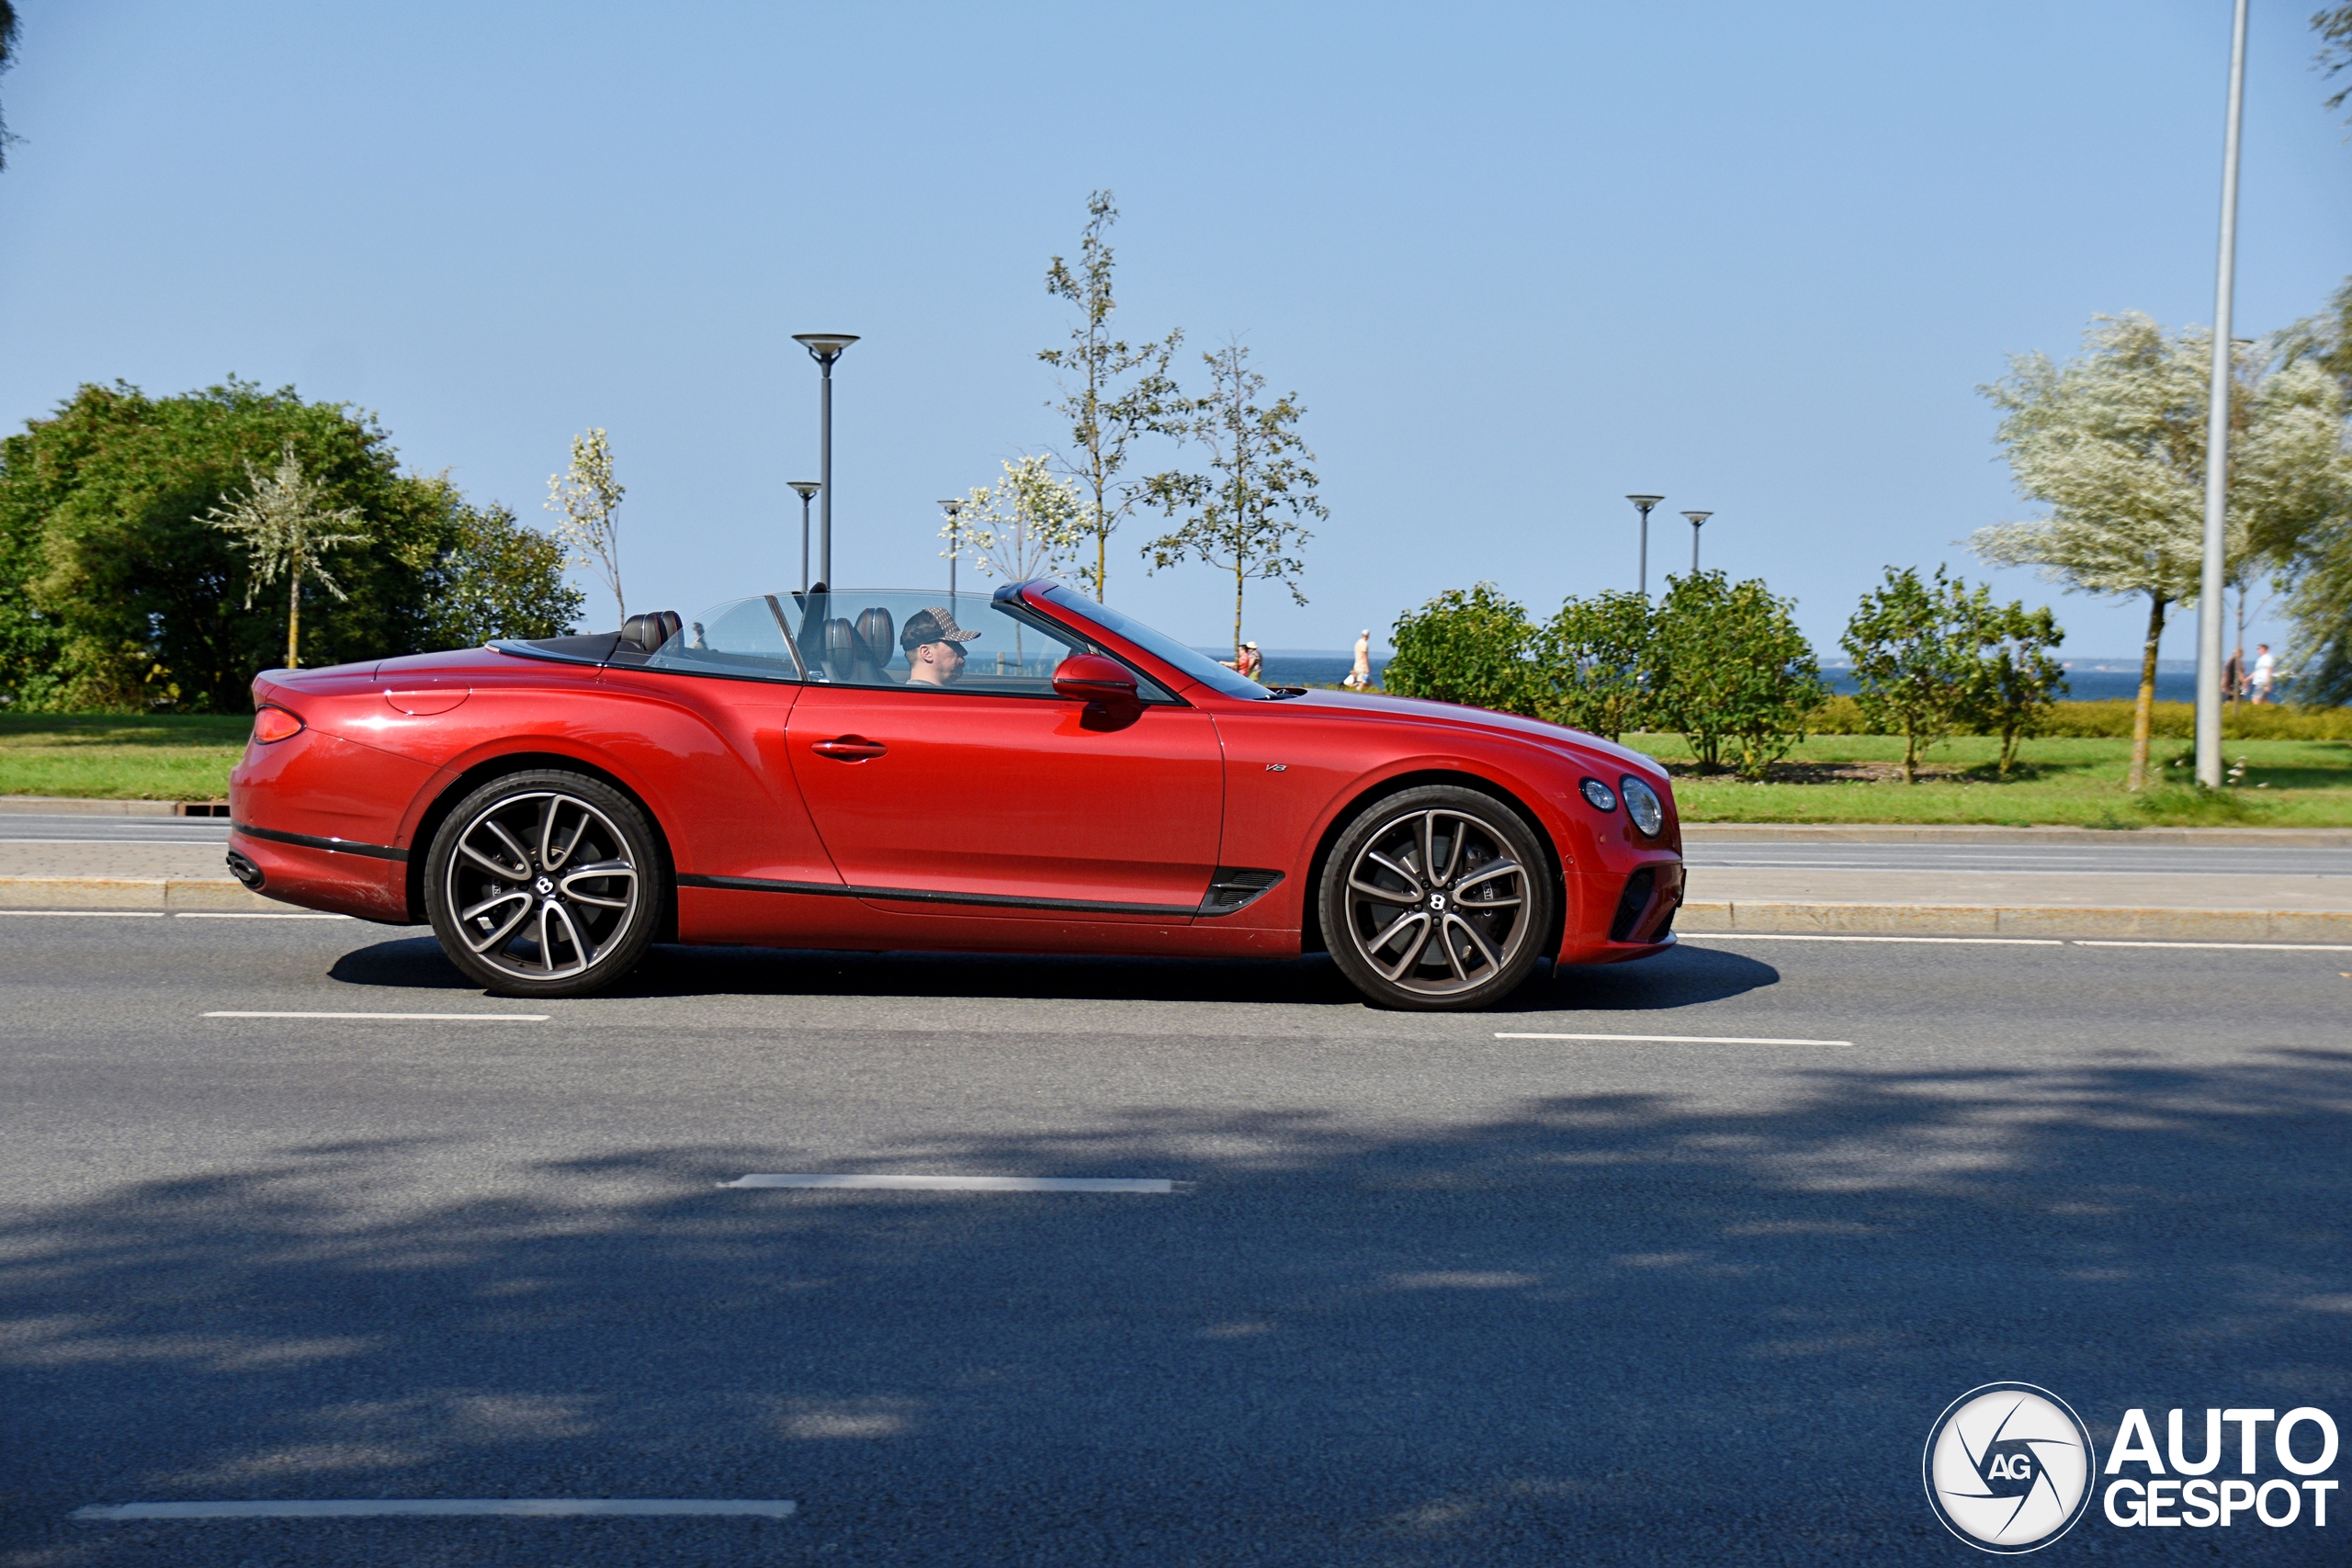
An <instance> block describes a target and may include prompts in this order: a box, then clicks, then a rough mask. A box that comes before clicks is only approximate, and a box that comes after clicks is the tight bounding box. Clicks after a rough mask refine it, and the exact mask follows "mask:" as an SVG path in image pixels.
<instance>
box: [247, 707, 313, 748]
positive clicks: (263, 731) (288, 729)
mask: <svg viewBox="0 0 2352 1568" xmlns="http://www.w3.org/2000/svg"><path fill="white" fill-rule="evenodd" d="M301 733H302V721H301V720H300V718H297V717H296V716H294V715H292V714H290V713H288V712H287V711H286V710H285V709H284V708H255V709H254V742H255V744H257V745H262V746H266V745H268V744H269V743H270V742H271V741H273V740H285V739H290V738H291V737H293V736H297V735H300V734H301Z"/></svg>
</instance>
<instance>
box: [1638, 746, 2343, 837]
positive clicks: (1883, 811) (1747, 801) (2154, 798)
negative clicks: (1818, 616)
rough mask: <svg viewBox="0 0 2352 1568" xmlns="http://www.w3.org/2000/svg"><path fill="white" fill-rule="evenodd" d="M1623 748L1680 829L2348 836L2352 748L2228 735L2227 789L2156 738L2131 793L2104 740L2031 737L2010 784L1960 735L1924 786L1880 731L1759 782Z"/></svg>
mask: <svg viewBox="0 0 2352 1568" xmlns="http://www.w3.org/2000/svg"><path fill="white" fill-rule="evenodd" d="M1625 741H1626V744H1628V745H1630V746H1634V747H1635V748H1637V749H1639V750H1643V751H1645V752H1647V753H1649V754H1650V755H1651V756H1653V757H1656V758H1657V759H1658V760H1659V761H1662V762H1665V763H1666V764H1667V765H1668V769H1669V770H1671V771H1672V773H1674V775H1675V778H1674V798H1675V802H1676V804H1677V805H1678V806H1679V807H1680V808H1681V812H1682V818H1683V820H1685V821H1687V822H1903V823H1909V822H1917V823H1933V822H1974V823H1987V824H2003V825H2008V826H2014V827H2028V826H2035V825H2063V826H2069V827H2078V828H2117V829H2121V828H2155V827H2232V826H2236V827H2248V828H2346V827H2352V742H2346V741H2341V740H2233V741H2230V742H2228V743H2226V744H2225V745H2224V746H2223V747H2222V755H2223V757H2224V758H2225V759H2226V760H2228V761H2230V762H2232V763H2234V762H2236V761H2239V760H2240V759H2244V761H2245V769H2244V771H2243V773H2241V775H2240V782H2239V783H2238V784H2236V785H2235V786H2233V787H2232V788H2228V789H2223V790H2219V791H2211V792H2209V791H2205V790H2200V789H2198V788H2197V787H2196V786H2195V785H2194V784H2192V783H2191V782H2190V776H2191V775H2190V768H2191V763H2190V761H2188V748H2187V747H2186V746H2184V745H2183V744H2182V743H2181V742H2179V741H2177V740H2175V741H2164V740H2160V741H2158V742H2156V744H2155V745H2154V748H2153V749H2152V750H2151V752H2150V756H2151V759H2152V761H2154V763H2155V764H2156V767H2157V772H2158V773H2160V774H2161V775H2162V777H2163V781H2164V782H2162V783H2160V784H2157V785H2155V786H2154V787H2153V788H2150V789H2147V790H2143V791H2142V792H2141V793H2140V794H2138V795H2132V794H2131V793H2130V792H2129V791H2127V790H2126V789H2125V788H2124V787H2123V784H2124V778H2125V775H2126V774H2127V773H2129V772H2130V768H2131V742H2130V741H2129V740H2111V739H2075V738H2050V739H2036V740H2028V741H2026V742H2025V743H2024V745H2023V746H2022V748H2021V749H2020V752H2019V758H2018V766H2017V767H2016V768H2014V769H2012V770H2011V772H2010V774H2009V777H2008V778H2007V780H2006V781H2004V780H2001V779H1999V778H1997V777H1996V774H1995V773H1994V764H1995V763H1996V761H1997V760H1998V759H1999V756H2000V742H1999V741H1997V740H1996V739H1992V738H1991V737H1986V736H1961V737H1957V738H1955V739H1951V740H1947V741H1945V742H1944V743H1943V744H1941V745H1939V746H1937V747H1935V748H1933V749H1931V750H1929V751H1928V754H1927V756H1926V757H1925V758H1924V759H1923V761H1922V766H1921V769H1920V782H1919V783H1917V784H1905V783H1904V782H1903V774H1902V761H1903V742H1902V740H1901V739H1897V738H1895V737H1893V736H1884V735H1823V736H1815V737H1814V738H1813V739H1809V740H1807V741H1805V742H1804V744H1803V745H1801V746H1799V747H1798V748H1797V749H1796V750H1794V751H1792V752H1791V753H1790V755H1789V757H1788V758H1787V760H1785V761H1781V762H1779V763H1776V764H1774V766H1773V768H1772V772H1771V776H1770V778H1768V779H1767V780H1766V781H1765V782H1764V783H1762V784H1745V783H1742V782H1741V781H1739V780H1737V779H1735V778H1731V777H1729V776H1727V775H1724V774H1715V775H1712V776H1702V775H1701V774H1698V773H1694V772H1693V771H1692V768H1691V750H1690V748H1689V747H1688V746H1686V745H1684V744H1683V741H1682V738H1681V737H1680V736H1679V735H1629V736H1627V737H1625Z"/></svg>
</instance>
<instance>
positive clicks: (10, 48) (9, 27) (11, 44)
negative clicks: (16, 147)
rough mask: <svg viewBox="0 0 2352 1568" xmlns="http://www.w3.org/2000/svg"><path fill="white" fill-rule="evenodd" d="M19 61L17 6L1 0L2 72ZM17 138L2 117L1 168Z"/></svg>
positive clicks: (0, 121) (0, 42) (0, 47)
mask: <svg viewBox="0 0 2352 1568" xmlns="http://www.w3.org/2000/svg"><path fill="white" fill-rule="evenodd" d="M15 63H17V7H16V6H15V5H14V4H13V3H12V0H0V73H6V71H7V69H8V67H10V66H11V65H14V64H15ZM15 140H17V139H16V138H15V137H13V136H11V135H9V134H8V122H7V121H6V119H0V169H5V168H6V167H7V166H8V143H10V142H11V141H15Z"/></svg>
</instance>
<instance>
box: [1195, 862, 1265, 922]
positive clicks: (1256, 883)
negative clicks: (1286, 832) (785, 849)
mask: <svg viewBox="0 0 2352 1568" xmlns="http://www.w3.org/2000/svg"><path fill="white" fill-rule="evenodd" d="M1282 879H1283V874H1282V873H1281V872H1279V871H1252V870H1250V868H1249V867H1247V866H1235V865H1221V866H1218V867H1217V868H1216V874H1214V875H1212V876H1211V877H1210V878H1209V891H1208V897H1205V898H1203V899H1202V900H1201V908H1200V911H1199V912H1200V913H1201V914H1204V915H1229V914H1231V913H1233V912H1234V911H1235V910H1236V909H1239V908H1247V907H1248V906H1249V905H1250V904H1252V903H1254V902H1256V901H1257V899H1258V897H1259V896H1260V895H1261V894H1262V893H1264V892H1265V891H1266V889H1268V888H1269V887H1272V886H1273V885H1274V884H1275V883H1277V882H1280V881H1281V880H1282Z"/></svg>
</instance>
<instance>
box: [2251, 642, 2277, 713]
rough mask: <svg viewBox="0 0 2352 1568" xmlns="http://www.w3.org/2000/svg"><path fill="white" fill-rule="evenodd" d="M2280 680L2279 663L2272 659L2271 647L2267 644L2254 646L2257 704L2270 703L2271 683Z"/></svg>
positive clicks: (2254, 684) (2262, 643) (2259, 643)
mask: <svg viewBox="0 0 2352 1568" xmlns="http://www.w3.org/2000/svg"><path fill="white" fill-rule="evenodd" d="M2277 679H2278V660H2275V659H2273V658H2271V657H2270V645H2269V644H2268V643H2267V642H2258V643H2256V644H2255V645H2254V681H2253V686H2254V700H2255V701H2256V702H2257V703H2267V702H2268V701H2269V700H2270V683H2271V682H2273V681H2276V680H2277Z"/></svg>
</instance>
